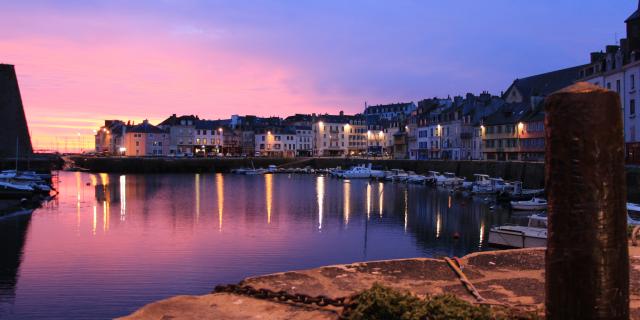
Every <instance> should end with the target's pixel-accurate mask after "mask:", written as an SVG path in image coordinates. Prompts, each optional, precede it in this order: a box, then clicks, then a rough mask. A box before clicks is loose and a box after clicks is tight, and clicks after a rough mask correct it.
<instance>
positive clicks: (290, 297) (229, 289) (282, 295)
mask: <svg viewBox="0 0 640 320" xmlns="http://www.w3.org/2000/svg"><path fill="white" fill-rule="evenodd" d="M212 293H232V294H237V295H242V296H247V297H252V298H256V299H263V300H276V301H278V302H293V303H300V304H306V305H312V304H314V305H316V306H318V307H327V306H333V307H337V308H342V312H341V314H340V317H341V318H342V319H345V318H346V317H347V315H348V314H349V313H350V311H351V310H353V309H355V307H356V303H355V302H354V301H355V299H356V298H357V296H358V295H353V296H350V297H339V298H330V297H327V296H324V295H319V296H310V295H306V294H301V293H289V292H287V291H284V290H281V291H274V290H270V289H264V288H261V289H256V288H254V287H252V286H249V285H240V284H227V285H218V286H216V287H215V288H214V289H213V292H212Z"/></svg>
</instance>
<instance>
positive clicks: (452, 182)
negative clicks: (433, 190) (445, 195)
mask: <svg viewBox="0 0 640 320" xmlns="http://www.w3.org/2000/svg"><path fill="white" fill-rule="evenodd" d="M463 181H464V178H458V177H456V175H455V174H454V173H452V172H444V173H443V174H442V175H441V176H440V177H438V178H437V180H436V183H437V184H438V185H441V186H457V185H461V184H462V182H463Z"/></svg>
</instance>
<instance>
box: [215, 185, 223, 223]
mask: <svg viewBox="0 0 640 320" xmlns="http://www.w3.org/2000/svg"><path fill="white" fill-rule="evenodd" d="M216 191H217V193H218V230H220V231H222V210H223V209H224V176H223V175H222V173H218V174H216Z"/></svg>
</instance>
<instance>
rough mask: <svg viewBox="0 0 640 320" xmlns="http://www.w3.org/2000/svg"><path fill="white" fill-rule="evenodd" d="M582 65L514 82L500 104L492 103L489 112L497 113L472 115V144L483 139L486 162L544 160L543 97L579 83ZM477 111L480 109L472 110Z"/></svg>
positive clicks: (482, 151)
mask: <svg viewBox="0 0 640 320" xmlns="http://www.w3.org/2000/svg"><path fill="white" fill-rule="evenodd" d="M583 68H584V66H576V67H571V68H565V69H561V70H556V71H552V72H547V73H542V74H538V75H534V76H530V77H526V78H522V79H516V80H514V81H513V83H512V84H511V85H510V86H509V88H508V89H507V90H506V91H505V92H504V93H503V95H502V99H503V100H504V104H502V105H500V104H501V102H500V101H495V99H494V101H493V102H492V104H491V105H490V106H491V108H490V109H489V110H491V109H493V108H497V111H496V112H494V113H492V114H490V115H486V111H487V110H486V109H485V112H484V114H481V115H479V117H478V116H475V117H474V119H475V121H473V123H474V124H475V126H476V128H475V130H473V132H474V137H473V141H474V145H475V144H476V143H478V142H479V140H482V143H481V150H478V149H477V148H476V150H475V151H472V153H474V154H475V156H477V154H478V152H480V153H482V155H483V156H482V158H483V159H485V160H497V161H516V160H518V161H543V160H544V149H545V146H544V110H543V103H544V98H545V97H546V96H548V95H550V94H551V93H553V92H555V91H557V90H560V89H562V88H564V87H567V86H569V85H571V84H573V83H574V82H575V81H576V80H578V78H579V75H580V70H582V69H583ZM473 110H475V111H476V112H477V111H478V110H482V109H479V108H478V107H474V108H473Z"/></svg>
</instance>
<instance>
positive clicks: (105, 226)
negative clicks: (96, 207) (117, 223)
mask: <svg viewBox="0 0 640 320" xmlns="http://www.w3.org/2000/svg"><path fill="white" fill-rule="evenodd" d="M107 230H109V202H107V201H102V231H104V232H105V233H106V232H107Z"/></svg>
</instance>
